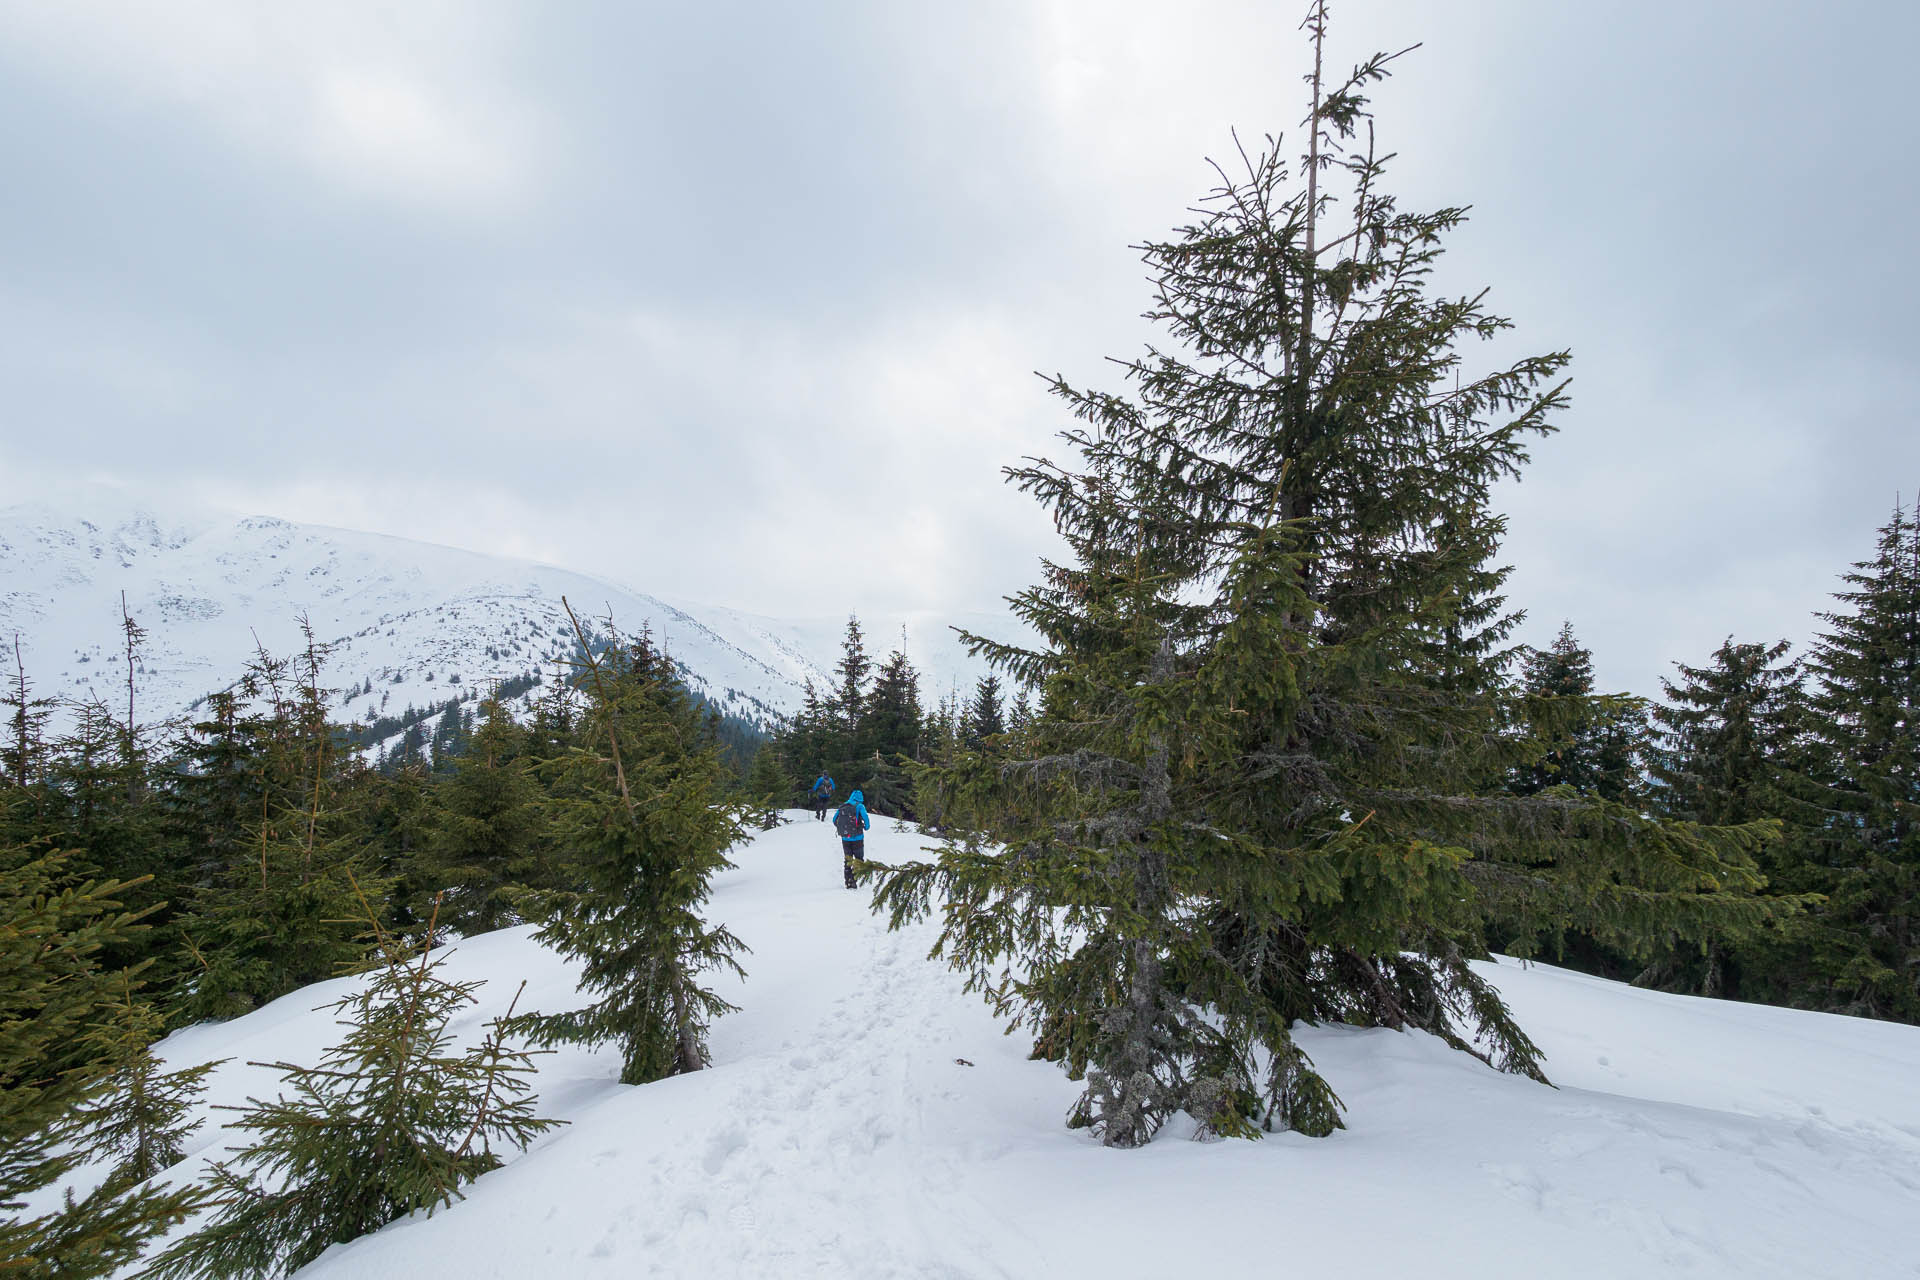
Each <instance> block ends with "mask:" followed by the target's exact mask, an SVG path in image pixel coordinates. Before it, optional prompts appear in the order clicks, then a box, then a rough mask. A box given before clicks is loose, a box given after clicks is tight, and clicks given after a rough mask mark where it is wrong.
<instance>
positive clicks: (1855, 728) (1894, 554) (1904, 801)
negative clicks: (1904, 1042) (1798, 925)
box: [1808, 506, 1920, 1022]
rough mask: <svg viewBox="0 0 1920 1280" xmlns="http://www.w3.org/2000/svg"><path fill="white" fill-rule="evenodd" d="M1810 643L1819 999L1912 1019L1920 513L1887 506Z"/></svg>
mask: <svg viewBox="0 0 1920 1280" xmlns="http://www.w3.org/2000/svg"><path fill="white" fill-rule="evenodd" d="M1845 581H1846V583H1847V587H1848V589H1847V590H1844V591H1841V592H1839V593H1837V595H1836V599H1837V600H1838V601H1839V602H1840V604H1841V606H1842V607H1841V608H1839V609H1836V610H1833V611H1830V612H1827V613H1823V614H1821V615H1820V616H1821V618H1822V619H1823V620H1824V621H1825V622H1826V624H1827V626H1828V628H1829V630H1827V631H1826V632H1824V633H1822V635H1821V636H1820V638H1819V640H1818V642H1817V643H1816V645H1815V646H1814V649H1813V652H1812V654H1811V655H1810V660H1809V663H1808V665H1809V667H1810V668H1811V670H1812V673H1813V676H1814V680H1815V689H1814V693H1813V699H1812V701H1813V708H1812V715H1811V717H1810V720H1811V723H1810V729H1811V732H1812V735H1813V738H1814V742H1815V745H1816V749H1817V755H1818V760H1819V764H1818V767H1819V769H1820V770H1821V772H1822V774H1823V775H1824V776H1823V777H1822V778H1821V780H1822V781H1823V782H1825V783H1827V785H1828V787H1829V797H1830V798H1829V800H1828V803H1829V805H1830V806H1831V808H1832V809H1833V811H1834V812H1833V814H1832V816H1831V817H1830V818H1829V819H1828V820H1827V821H1825V822H1824V823H1823V824H1822V825H1821V826H1820V827H1819V829H1818V830H1817V831H1816V832H1815V834H1814V835H1813V837H1812V838H1813V848H1812V850H1811V857H1810V862H1811V864H1812V865H1811V870H1812V872H1813V875H1814V880H1815V885H1814V887H1816V888H1818V889H1819V890H1820V891H1821V892H1824V893H1825V894H1826V895H1827V902H1826V904H1825V906H1824V908H1823V909H1822V910H1821V911H1820V912H1819V913H1818V914H1817V915H1816V917H1815V918H1814V920H1813V922H1812V926H1813V927H1812V936H1811V940H1810V941H1811V947H1812V960H1811V963H1812V965H1813V967H1814V982H1815V983H1816V984H1817V986H1816V994H1815V996H1814V1002H1815V1003H1816V1004H1817V1006H1818V1007H1821V1008H1826V1009H1831V1010H1834V1011H1836V1012H1841V1013H1854V1014H1865V1015H1867V1016H1870V1017H1877V1018H1897V1019H1900V1020H1902V1021H1906V1022H1920V520H1917V519H1916V515H1915V513H1914V512H1913V511H1909V510H1907V509H1905V508H1903V507H1899V506H1896V507H1895V508H1894V512H1893V515H1892V517H1891V518H1890V519H1889V520H1888V521H1887V523H1886V524H1885V525H1883V526H1882V527H1881V529H1880V531H1879V537H1878V542H1877V546H1876V548H1875V553H1874V556H1873V558H1872V559H1870V560H1865V561H1862V562H1860V563H1858V564H1856V565H1855V566H1854V567H1853V571H1852V572H1850V573H1848V574H1847V575H1846V577H1845Z"/></svg>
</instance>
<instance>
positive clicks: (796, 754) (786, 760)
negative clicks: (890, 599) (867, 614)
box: [749, 616, 1032, 827]
mask: <svg viewBox="0 0 1920 1280" xmlns="http://www.w3.org/2000/svg"><path fill="white" fill-rule="evenodd" d="M840 649H841V657H840V661H839V662H838V663H837V664H836V665H835V667H834V674H835V676H836V677H837V678H836V680H835V682H834V683H833V685H832V686H831V687H830V688H828V689H827V690H826V691H824V692H822V691H821V690H820V689H819V688H818V687H817V686H816V685H815V684H814V683H813V681H811V680H809V681H807V683H806V687H805V691H804V694H803V697H802V700H801V706H800V710H799V711H798V712H797V713H796V714H795V715H793V716H792V717H791V718H790V719H788V720H787V721H786V722H785V723H784V724H782V725H781V726H779V727H778V728H777V729H776V730H775V731H774V733H773V734H772V736H771V737H770V739H769V741H768V743H767V747H766V749H764V750H762V751H760V752H759V754H758V755H757V756H756V757H755V759H754V762H753V766H752V773H751V774H750V777H749V789H750V790H751V791H752V793H753V794H754V795H756V796H770V797H779V798H780V799H781V802H782V803H784V804H787V805H800V804H802V803H803V802H804V798H805V794H806V792H807V790H808V788H809V787H811V786H812V785H813V780H814V779H815V778H817V777H820V776H821V775H823V774H824V775H826V776H828V777H831V778H832V779H833V780H834V783H835V785H836V787H837V795H838V796H839V797H840V798H842V799H844V798H845V797H846V796H847V794H848V793H849V792H851V791H854V790H856V789H858V790H860V791H864V792H865V793H866V803H867V806H868V808H870V809H872V810H874V811H875V812H878V813H881V814H884V815H886V816H887V817H892V818H905V819H908V820H911V821H919V822H922V823H925V824H927V825H929V826H936V827H937V825H938V820H937V814H936V813H934V812H933V811H932V809H931V808H930V803H931V798H932V797H931V793H930V792H928V791H927V790H926V788H925V787H923V786H921V785H920V784H919V782H918V781H917V780H918V779H921V778H923V777H924V776H925V775H924V768H925V767H926V766H939V765H942V764H944V763H947V762H949V761H951V760H952V759H953V758H954V757H955V755H956V754H957V753H958V752H959V751H961V750H965V749H977V748H980V747H981V746H982V745H983V744H984V743H986V742H987V740H989V739H994V738H997V737H998V736H999V735H1001V734H1002V733H1004V732H1006V730H1007V729H1008V728H1009V727H1012V728H1020V727H1023V726H1024V725H1025V724H1026V723H1027V721H1028V719H1029V718H1030V717H1031V714H1032V712H1031V709H1030V708H1029V706H1028V704H1027V698H1026V695H1025V694H1024V693H1016V694H1015V695H1014V697H1013V698H1012V699H1011V700H1009V699H1008V698H1007V697H1006V696H1005V694H1004V692H1003V690H1002V687H1001V681H1000V678H999V677H998V676H997V675H987V676H984V677H982V678H981V679H980V681H979V682H978V683H977V684H976V685H975V686H974V689H973V691H972V693H971V695H970V696H968V697H966V698H964V699H963V698H962V697H961V696H960V695H959V694H958V693H950V694H948V695H947V696H946V697H944V698H942V699H941V700H940V701H939V702H938V703H936V704H934V705H933V706H931V707H929V706H927V705H926V703H925V701H924V699H923V696H922V694H921V690H920V675H919V673H918V672H917V671H915V670H914V667H913V664H912V662H910V661H909V660H908V658H907V656H906V654H905V653H903V652H902V651H900V650H898V649H895V650H894V651H892V652H891V653H889V654H888V655H887V657H886V658H885V659H884V660H883V661H881V662H879V663H877V664H876V663H875V662H874V660H873V658H872V656H871V655H869V654H868V652H867V643H866V633H865V632H864V631H863V630H862V629H861V626H860V619H859V618H858V617H857V616H854V617H850V618H849V619H848V620H847V630H846V634H845V636H844V637H843V638H842V640H841V645H840Z"/></svg>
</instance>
